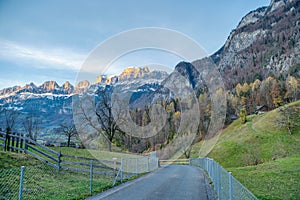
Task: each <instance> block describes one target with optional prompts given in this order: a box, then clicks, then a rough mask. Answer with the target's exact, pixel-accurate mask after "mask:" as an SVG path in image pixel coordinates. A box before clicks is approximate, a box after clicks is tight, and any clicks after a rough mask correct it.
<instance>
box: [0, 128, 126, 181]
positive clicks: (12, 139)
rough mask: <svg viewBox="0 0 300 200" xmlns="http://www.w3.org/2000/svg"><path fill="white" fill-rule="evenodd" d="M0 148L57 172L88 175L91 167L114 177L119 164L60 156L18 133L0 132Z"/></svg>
mask: <svg viewBox="0 0 300 200" xmlns="http://www.w3.org/2000/svg"><path fill="white" fill-rule="evenodd" d="M0 147H3V151H12V152H16V153H26V154H29V155H31V156H33V157H35V158H37V159H38V160H40V161H42V162H44V163H46V164H48V165H49V166H51V167H53V168H55V169H58V170H60V169H65V170H72V171H77V172H88V173H89V172H90V169H91V167H92V168H93V173H95V174H104V175H109V176H115V174H116V169H117V167H118V166H120V164H121V163H120V162H117V161H116V160H112V161H109V160H97V159H92V158H86V157H80V156H71V155H65V154H61V152H57V151H54V150H52V149H50V148H48V147H46V146H44V145H41V144H39V143H37V142H36V141H34V140H32V139H30V138H28V137H25V135H23V134H18V133H11V134H7V133H5V132H2V131H0Z"/></svg>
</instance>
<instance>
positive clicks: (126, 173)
mask: <svg viewBox="0 0 300 200" xmlns="http://www.w3.org/2000/svg"><path fill="white" fill-rule="evenodd" d="M157 168H158V158H157V157H156V156H150V157H139V158H122V159H121V166H120V169H119V171H118V174H117V176H116V177H115V180H114V184H115V183H116V182H117V181H121V182H122V181H124V180H126V179H130V178H132V177H134V176H137V175H139V174H143V173H147V172H151V171H153V170H155V169H157Z"/></svg>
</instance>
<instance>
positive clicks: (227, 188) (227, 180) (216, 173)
mask: <svg viewBox="0 0 300 200" xmlns="http://www.w3.org/2000/svg"><path fill="white" fill-rule="evenodd" d="M189 164H190V165H193V166H197V167H201V168H203V169H204V170H205V171H206V172H207V174H208V175H209V177H210V179H211V180H212V182H213V185H214V190H215V192H216V193H217V195H218V199H219V200H222V199H226V200H240V199H243V200H248V199H249V200H257V198H256V197H255V196H254V195H253V194H252V193H251V192H250V191H249V190H248V189H247V188H246V187H245V186H243V185H242V184H241V183H240V182H239V181H238V180H237V179H235V178H234V177H233V176H232V174H231V172H227V171H226V170H225V169H224V168H223V167H222V166H221V165H219V164H218V163H217V162H216V161H214V160H213V159H211V158H192V159H190V160H189Z"/></svg>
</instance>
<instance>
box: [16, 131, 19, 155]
mask: <svg viewBox="0 0 300 200" xmlns="http://www.w3.org/2000/svg"><path fill="white" fill-rule="evenodd" d="M19 137H20V133H17V137H16V147H17V148H19V139H20V138H19ZM16 151H17V153H19V150H18V149H16Z"/></svg>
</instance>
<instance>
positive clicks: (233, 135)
mask: <svg viewBox="0 0 300 200" xmlns="http://www.w3.org/2000/svg"><path fill="white" fill-rule="evenodd" d="M295 105H300V101H297V102H294V103H292V104H289V105H288V106H295ZM278 117H279V112H278V110H273V111H270V112H268V113H265V114H262V115H251V116H248V117H247V123H246V124H241V123H240V120H236V121H234V122H233V123H232V124H231V125H229V126H228V127H227V128H226V129H224V130H223V131H222V133H221V135H220V137H219V139H218V142H217V144H216V145H215V146H214V148H213V150H212V151H211V152H210V153H209V154H208V157H211V158H213V159H214V160H216V161H217V162H218V163H220V164H221V165H222V166H224V167H225V168H226V169H227V170H228V171H232V172H233V175H234V176H235V177H237V179H238V180H239V181H241V182H242V183H243V184H244V185H245V186H247V187H248V189H250V191H252V192H253V193H254V194H255V195H257V196H258V197H259V199H300V196H299V194H300V191H299V188H300V145H299V143H300V130H295V131H294V132H293V134H292V135H289V134H288V132H287V130H284V129H280V128H279V127H277V126H276V125H275V122H276V119H277V118H278ZM200 148H201V143H197V144H196V145H194V146H193V148H192V152H191V155H192V157H198V156H199V153H197V152H199V149H200Z"/></svg>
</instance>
